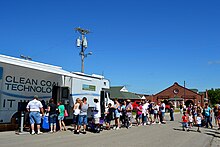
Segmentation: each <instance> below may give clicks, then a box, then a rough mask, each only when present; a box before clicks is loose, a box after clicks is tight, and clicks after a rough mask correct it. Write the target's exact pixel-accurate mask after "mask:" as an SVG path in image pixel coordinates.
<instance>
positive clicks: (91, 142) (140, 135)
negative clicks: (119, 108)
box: [0, 114, 220, 147]
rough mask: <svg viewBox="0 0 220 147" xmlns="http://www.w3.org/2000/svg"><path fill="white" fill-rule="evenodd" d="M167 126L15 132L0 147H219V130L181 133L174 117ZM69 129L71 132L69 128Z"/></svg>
mask: <svg viewBox="0 0 220 147" xmlns="http://www.w3.org/2000/svg"><path fill="white" fill-rule="evenodd" d="M166 119H167V123H166V124H154V125H147V126H133V127H132V128H129V129H126V128H121V129H119V130H109V131H107V130H104V131H102V132H100V133H97V134H95V133H91V132H87V134H86V135H84V134H79V135H76V134H73V132H71V131H70V130H68V131H62V132H57V133H53V134H50V133H43V134H41V135H30V134H29V133H23V134H21V135H16V134H15V132H14V131H9V132H0V146H1V147H25V146H29V147H61V146H63V147H64V146H65V147H69V146H71V147H74V146H78V147H112V146H117V147H125V146H126V147H148V146H152V147H161V146H163V147H188V146H193V147H210V146H212V147H220V130H217V127H214V129H207V128H201V133H199V132H196V130H197V128H196V127H193V128H191V129H190V131H189V132H187V131H182V128H181V123H180V115H179V114H175V121H169V116H168V115H167V116H166ZM69 128H71V127H70V126H69Z"/></svg>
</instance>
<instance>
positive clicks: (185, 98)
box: [151, 82, 204, 107]
mask: <svg viewBox="0 0 220 147" xmlns="http://www.w3.org/2000/svg"><path fill="white" fill-rule="evenodd" d="M151 97H153V98H152V99H153V101H154V102H161V101H162V100H164V101H165V103H169V101H172V102H173V103H174V105H175V106H176V107H177V106H179V104H180V103H184V104H185V105H186V106H188V105H189V104H190V103H192V104H197V105H198V104H200V105H201V106H203V105H204V95H203V94H199V93H198V92H196V91H195V90H190V89H187V88H185V87H183V86H181V85H179V84H178V83H177V82H175V83H174V84H173V85H172V86H170V87H168V88H166V89H164V90H163V91H161V92H159V93H157V94H155V95H152V96H151Z"/></svg>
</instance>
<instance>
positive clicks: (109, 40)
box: [0, 0, 220, 94]
mask: <svg viewBox="0 0 220 147" xmlns="http://www.w3.org/2000/svg"><path fill="white" fill-rule="evenodd" d="M219 16H220V1H219V0H212V1H207V0H193V1H192V0H138V1H135V0H120V1H119V0H83V1H79V0H78V1H75V0H62V1H61V0H0V20H1V23H0V40H1V41H0V54H4V55H9V56H13V57H19V56H20V55H21V54H22V55H25V56H30V57H31V58H32V59H33V60H34V61H39V62H43V63H48V64H53V65H58V66H62V67H63V69H65V70H68V71H80V70H81V60H80V56H79V51H80V50H79V49H78V48H77V47H76V45H75V40H76V38H77V37H78V36H79V34H78V33H77V32H75V31H74V28H75V27H82V28H86V29H89V30H90V31H91V33H90V34H88V35H87V40H88V48H87V50H86V52H89V51H92V52H93V55H91V56H88V57H87V58H86V59H85V73H88V74H92V73H95V74H103V75H104V76H105V77H106V78H107V79H109V80H110V81H111V85H112V86H119V85H125V86H126V87H127V89H128V90H129V91H131V92H136V93H144V94H155V93H157V92H160V91H161V90H163V89H164V88H167V87H169V86H171V85H172V84H173V83H174V82H178V83H179V84H180V85H183V83H184V81H186V87H187V88H197V89H198V90H199V91H204V90H205V89H210V88H220V84H219V75H220V54H219V53H220V50H219V49H220V27H219V26H220V17H219Z"/></svg>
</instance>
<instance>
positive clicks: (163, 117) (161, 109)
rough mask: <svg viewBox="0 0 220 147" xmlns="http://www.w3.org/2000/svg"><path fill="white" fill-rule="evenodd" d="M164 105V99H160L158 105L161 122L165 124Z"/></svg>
mask: <svg viewBox="0 0 220 147" xmlns="http://www.w3.org/2000/svg"><path fill="white" fill-rule="evenodd" d="M165 108H166V105H165V103H164V101H162V103H161V106H160V111H161V123H163V124H165V123H166V121H165V112H166V109H165Z"/></svg>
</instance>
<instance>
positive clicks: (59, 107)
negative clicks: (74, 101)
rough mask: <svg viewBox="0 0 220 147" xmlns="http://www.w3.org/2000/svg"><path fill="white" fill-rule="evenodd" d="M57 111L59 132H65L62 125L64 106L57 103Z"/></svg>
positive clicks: (64, 126) (63, 124)
mask: <svg viewBox="0 0 220 147" xmlns="http://www.w3.org/2000/svg"><path fill="white" fill-rule="evenodd" d="M57 105H58V111H59V115H58V121H59V127H60V131H62V130H64V131H66V130H67V129H66V125H65V123H64V113H65V106H64V105H63V104H62V102H58V103H57Z"/></svg>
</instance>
